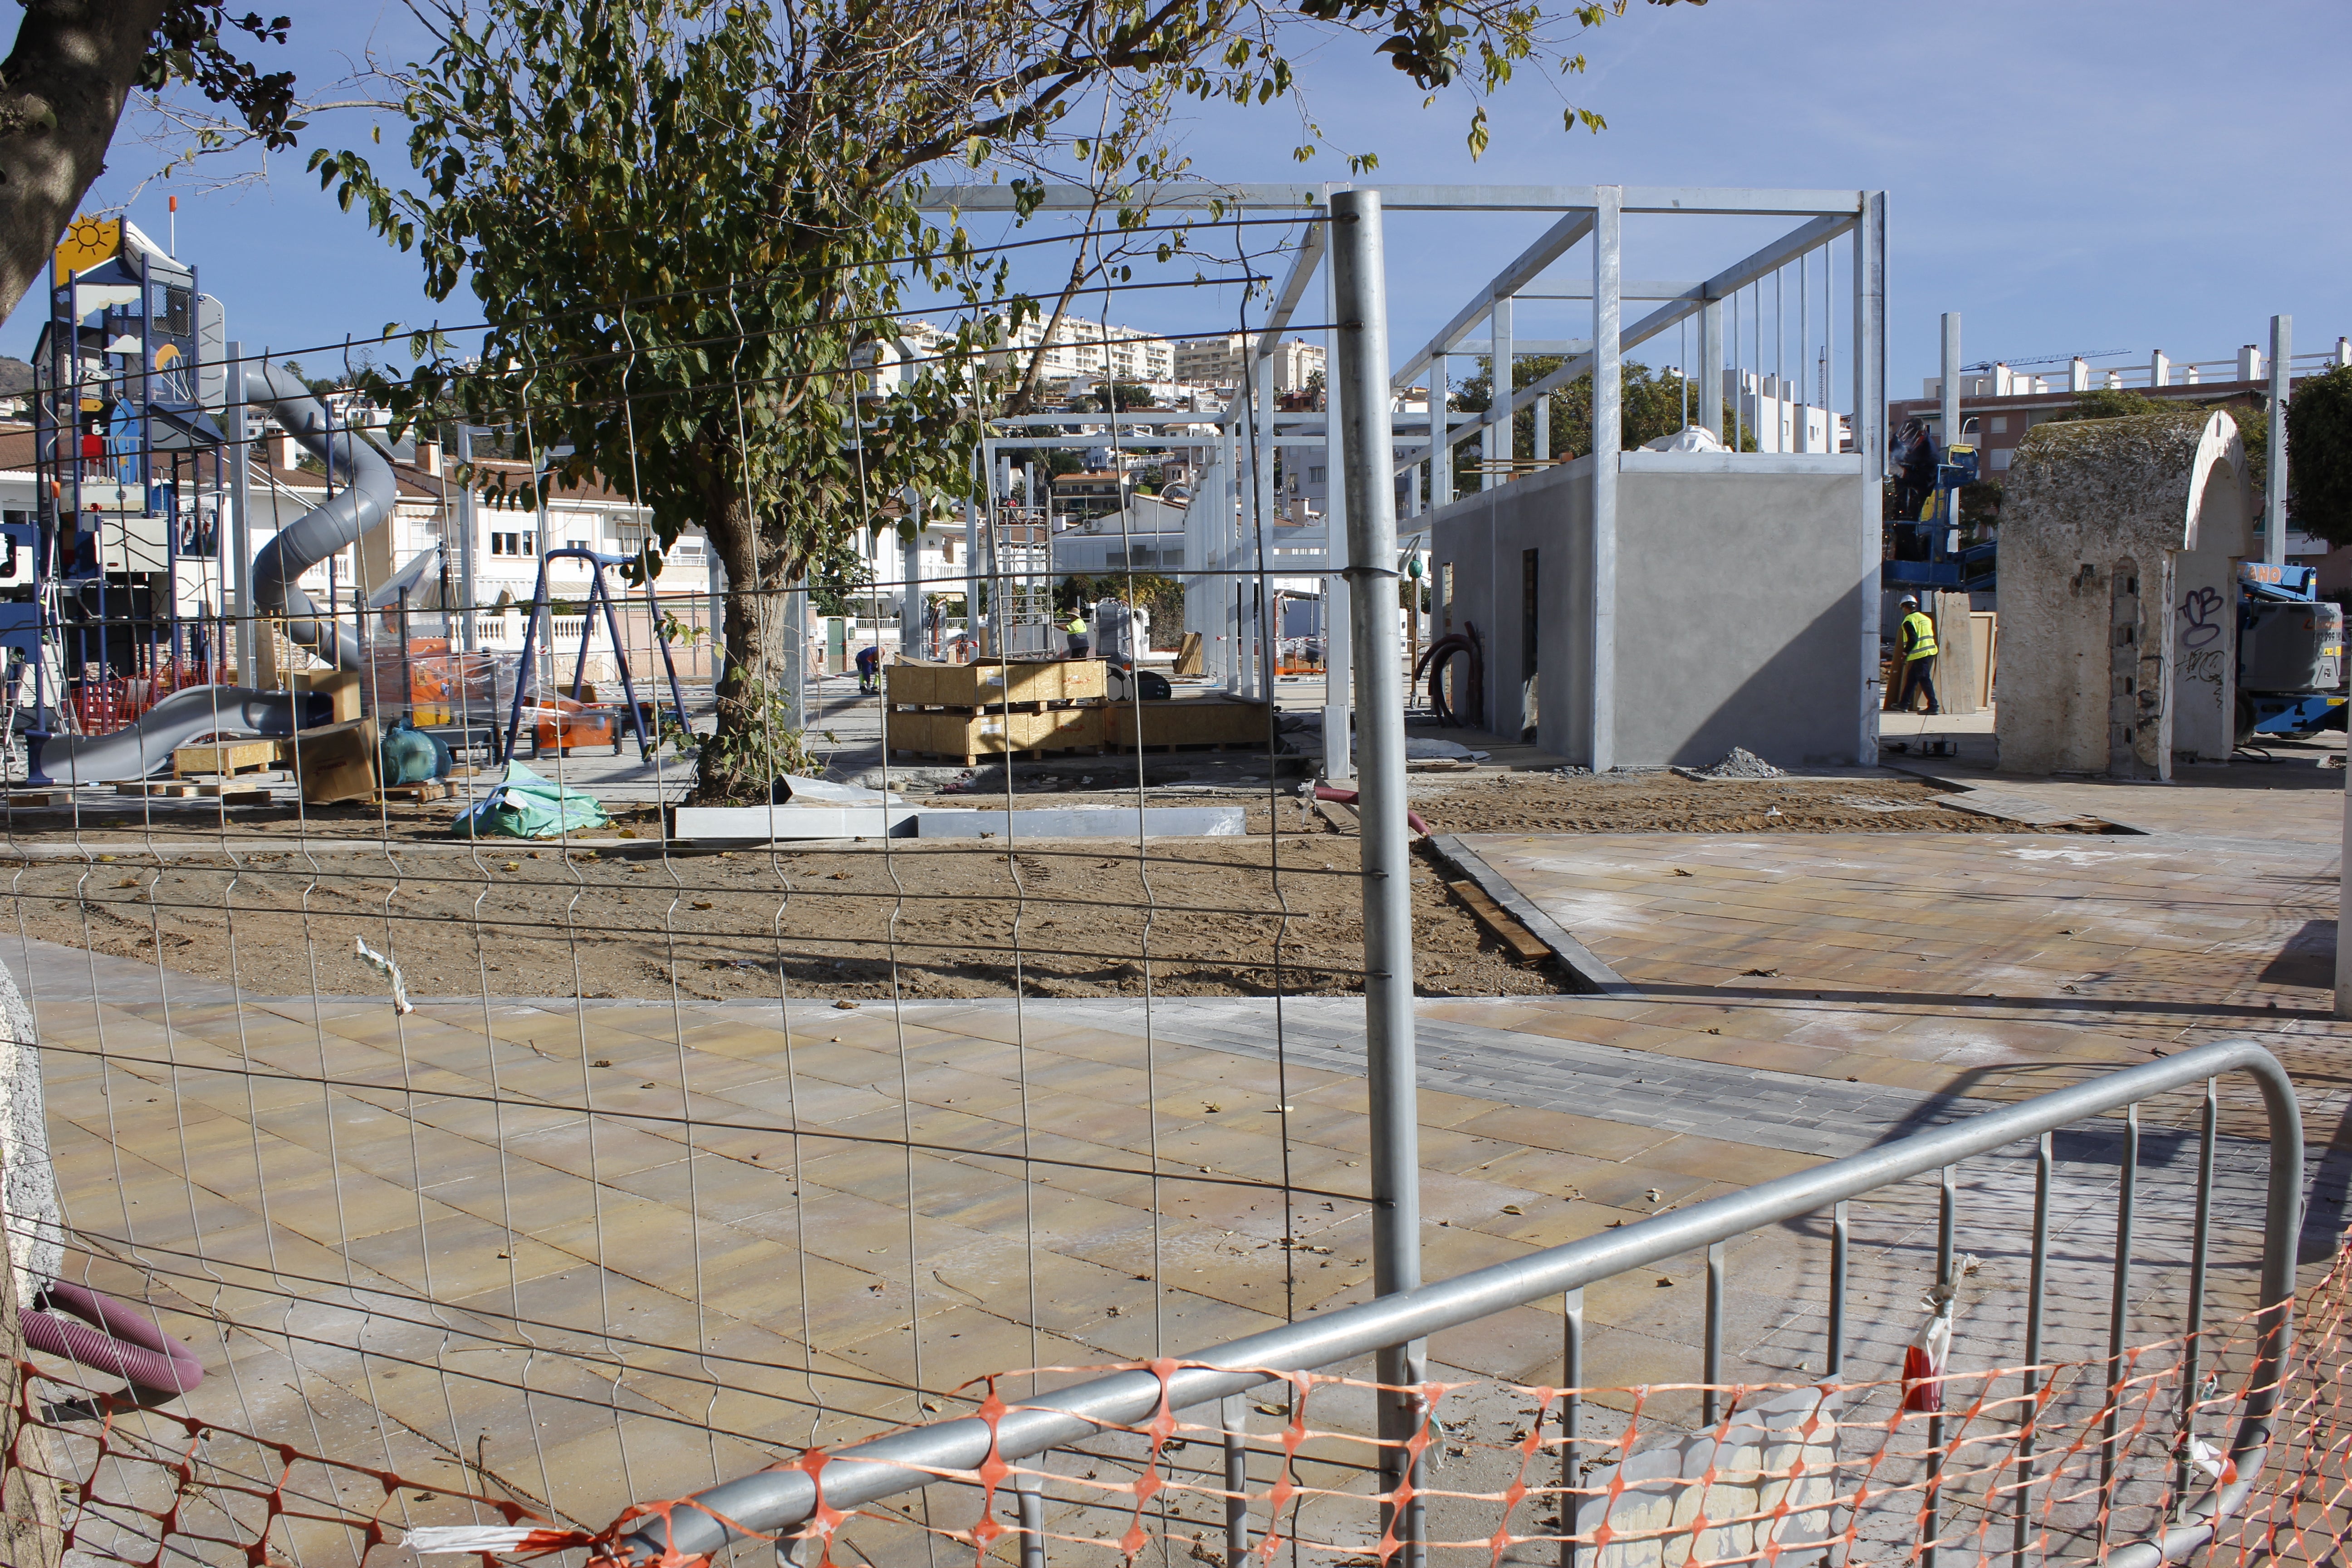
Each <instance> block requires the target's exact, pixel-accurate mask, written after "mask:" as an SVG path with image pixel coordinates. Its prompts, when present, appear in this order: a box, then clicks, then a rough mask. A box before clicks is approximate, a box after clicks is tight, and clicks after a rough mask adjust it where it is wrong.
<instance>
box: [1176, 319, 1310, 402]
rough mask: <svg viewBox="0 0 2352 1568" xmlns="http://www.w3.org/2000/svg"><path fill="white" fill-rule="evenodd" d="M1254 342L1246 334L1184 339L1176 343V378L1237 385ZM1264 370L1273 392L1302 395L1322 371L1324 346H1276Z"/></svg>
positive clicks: (1299, 342) (1199, 383)
mask: <svg viewBox="0 0 2352 1568" xmlns="http://www.w3.org/2000/svg"><path fill="white" fill-rule="evenodd" d="M1255 342H1256V339H1255V337H1254V336H1252V335H1251V334H1249V333H1246V332H1227V333H1225V334H1224V335H1223V336H1222V337H1214V338H1186V339H1184V340H1183V341H1181V342H1178V343H1177V344H1175V366H1176V379H1177V380H1178V381H1181V382H1189V383H1191V384H1192V385H1194V386H1239V385H1240V384H1242V362H1243V359H1244V356H1245V355H1247V354H1248V353H1249V352H1250V350H1251V347H1252V346H1253V345H1254V344H1255ZM1265 368H1266V371H1267V374H1270V375H1271V376H1272V378H1273V381H1274V390H1275V391H1276V392H1277V393H1283V392H1304V391H1306V390H1307V384H1308V383H1309V382H1310V381H1312V380H1313V378H1314V377H1315V376H1316V375H1317V374H1319V373H1320V372H1321V371H1322V369H1323V346H1322V345H1321V344H1320V343H1310V342H1307V341H1306V340H1305V339H1303V338H1292V339H1290V340H1289V341H1288V342H1280V343H1276V345H1275V349H1274V353H1272V354H1270V355H1268V356H1267V358H1266V361H1265Z"/></svg>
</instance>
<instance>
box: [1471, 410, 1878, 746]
mask: <svg viewBox="0 0 2352 1568" xmlns="http://www.w3.org/2000/svg"><path fill="white" fill-rule="evenodd" d="M1590 476H1591V458H1582V459H1580V460H1578V461H1577V462H1574V463H1571V464H1566V465H1563V466H1562V467H1560V468H1554V469H1552V470H1550V471H1549V472H1547V473H1545V474H1542V475H1540V476H1538V477H1536V478H1533V479H1521V480H1517V481H1514V482H1513V483H1510V484H1507V485H1504V486H1500V487H1497V488H1496V489H1493V490H1487V491H1481V492H1479V493H1478V494H1476V495H1473V496H1470V497H1467V498H1465V499H1464V500H1460V501H1457V502H1455V503H1454V505H1452V506H1450V507H1447V508H1444V510H1440V511H1437V512H1433V513H1432V514H1430V517H1429V520H1428V524H1427V526H1428V527H1429V528H1430V531H1431V549H1432V554H1433V558H1434V560H1435V562H1436V563H1437V564H1438V566H1439V567H1440V568H1441V569H1442V568H1444V566H1447V565H1451V566H1452V568H1453V574H1454V575H1453V584H1454V586H1453V600H1452V621H1453V628H1454V629H1455V630H1460V629H1462V627H1463V626H1465V623H1467V624H1475V626H1477V628H1478V631H1479V635H1480V636H1481V637H1482V638H1483V639H1484V644H1485V647H1486V713H1485V716H1484V722H1485V725H1486V728H1487V729H1488V730H1489V731H1493V732H1494V733H1496V734H1498V735H1502V736H1506V737H1511V738H1516V737H1517V734H1518V731H1519V722H1520V720H1519V700H1520V682H1519V672H1520V669H1521V668H1522V667H1521V662H1520V635H1521V634H1520V623H1521V619H1522V615H1521V604H1520V582H1521V569H1522V563H1523V561H1524V554H1523V552H1526V551H1528V550H1530V549H1532V550H1534V551H1536V552H1537V563H1538V580H1537V593H1538V663H1539V668H1540V671H1541V675H1540V679H1539V701H1538V729H1537V743H1538V745H1539V746H1541V747H1542V749H1543V750H1545V751H1547V752H1552V753H1554V754H1555V755H1558V756H1562V757H1566V758H1568V759H1569V760H1570V761H1571V762H1575V763H1590V762H1591V743H1590V737H1591V690H1592V679H1593V676H1592V669H1591V663H1592V658H1591V626H1592V616H1591V592H1592V591H1591V546H1592V536H1591V483H1590ZM1618 487H1619V488H1618V569H1617V572H1618V574H1617V584H1618V609H1617V635H1616V645H1615V648H1614V650H1613V652H1614V661H1615V665H1616V671H1617V674H1616V681H1615V685H1616V693H1617V725H1616V735H1615V746H1616V753H1615V760H1616V763H1617V764H1618V765H1619V766H1622V767H1655V766H1663V765H1666V764H1672V763H1682V764H1689V763H1712V762H1714V761H1715V760H1716V759H1717V758H1718V757H1720V756H1721V755H1722V754H1723V753H1724V752H1727V751H1729V750H1730V749H1731V748H1732V747H1733V746H1734V745H1744V746H1746V747H1747V748H1748V750H1750V751H1752V752H1757V753H1758V754H1759V755H1761V756H1764V757H1767V758H1769V759H1770V760H1771V761H1774V762H1777V763H1782V764H1783V765H1785V766H1804V765H1809V764H1810V765H1822V764H1843V763H1852V762H1853V761H1854V760H1855V759H1854V745H1855V739H1856V737H1857V735H1858V734H1859V732H1860V725H1859V721H1858V715H1859V712H1860V710H1861V705H1862V703H1863V702H1864V681H1865V680H1866V679H1868V678H1869V677H1870V675H1871V674H1873V673H1874V672H1873V671H1867V670H1864V669H1863V668H1860V663H1861V661H1860V658H1859V657H1858V652H1857V650H1858V649H1859V647H1860V639H1861V630H1862V616H1863V608H1864V604H1863V594H1864V591H1865V589H1866V588H1867V589H1868V590H1870V591H1875V586H1876V585H1875V584H1874V583H1873V584H1865V583H1864V582H1863V581H1861V580H1860V575H1859V563H1860V562H1861V560H1862V556H1863V552H1862V551H1861V549H1860V547H1859V545H1858V542H1857V539H1856V530H1857V528H1858V527H1859V523H1858V521H1857V520H1858V519H1859V518H1860V517H1861V515H1862V500H1863V497H1862V479H1861V469H1860V466H1859V464H1858V462H1857V461H1856V460H1855V459H1853V458H1834V457H1816V458H1772V457H1763V458H1759V457H1758V456H1755V455H1743V456H1741V457H1739V458H1729V459H1717V460H1714V461H1712V462H1710V461H1708V460H1706V459H1698V460H1694V459H1691V458H1675V457H1670V456H1669V455H1667V454H1660V453H1628V454H1626V456H1625V458H1624V459H1623V466H1622V468H1621V469H1620V477H1619V480H1618Z"/></svg>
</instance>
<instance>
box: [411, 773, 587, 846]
mask: <svg viewBox="0 0 2352 1568" xmlns="http://www.w3.org/2000/svg"><path fill="white" fill-rule="evenodd" d="M612 820H613V819H612V817H611V816H608V815H606V813H605V811H604V807H603V806H602V805H599V804H597V800H596V797H595V796H594V795H584V794H583V793H582V792H580V791H579V790H576V789H565V788H564V787H563V786H562V784H557V783H556V782H555V781H554V780H552V779H543V778H541V777H540V776H539V775H538V774H537V773H532V772H531V771H530V769H529V768H527V767H524V766H523V765H522V764H521V763H515V762H510V763H507V776H506V777H505V779H503V780H502V781H500V782H499V784H495V785H493V786H492V787H491V789H490V793H489V794H488V795H484V796H483V797H482V798H481V799H480V800H478V801H477V802H476V803H475V804H474V805H470V806H467V808H466V809H465V810H464V811H463V812H461V813H459V814H458V817H457V822H456V823H455V824H454V825H453V826H452V827H451V831H452V832H454V833H456V834H457V837H460V838H553V837H558V836H559V835H561V834H565V833H580V832H583V831H585V830H586V829H588V828H591V827H602V826H604V825H605V824H607V823H609V822H611V821H612Z"/></svg>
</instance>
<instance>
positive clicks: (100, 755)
mask: <svg viewBox="0 0 2352 1568" xmlns="http://www.w3.org/2000/svg"><path fill="white" fill-rule="evenodd" d="M297 702H299V703H300V704H301V705H302V706H301V708H300V709H299V714H298V710H297V709H296V706H295V705H296V703H297ZM298 717H299V728H302V729H305V730H309V729H315V728H316V727H318V726H319V725H321V724H328V723H332V722H333V721H334V717H335V700H334V699H333V698H331V697H330V696H327V695H326V694H324V693H322V692H313V691H298V692H284V691H256V690H253V689H251V688H249V687H244V686H191V687H189V688H188V689H186V690H185V691H177V692H173V694H172V695H171V696H169V697H166V698H165V699H163V701H161V702H158V703H157V704H155V706H154V707H152V708H151V709H149V710H147V712H146V715H145V717H143V718H142V719H141V720H140V721H138V722H137V723H135V724H133V725H131V727H130V728H128V729H124V730H117V731H115V732H114V733H113V734H111V735H48V734H43V733H41V732H40V731H34V732H33V733H32V734H29V735H27V736H26V737H25V740H26V746H27V750H28V752H29V759H28V760H29V766H28V768H27V769H26V775H25V776H26V783H28V784H111V783H114V782H115V781H117V780H120V779H143V778H145V777H146V776H147V775H148V774H149V773H153V772H155V771H156V770H157V769H158V768H167V767H170V766H171V765H172V752H173V751H174V750H175V749H176V748H178V747H181V746H184V745H186V744H187V743H188V742H191V741H194V740H196V739H198V738H200V737H202V736H205V735H230V736H253V735H290V734H292V733H293V732H294V731H295V729H296V728H297V719H298Z"/></svg>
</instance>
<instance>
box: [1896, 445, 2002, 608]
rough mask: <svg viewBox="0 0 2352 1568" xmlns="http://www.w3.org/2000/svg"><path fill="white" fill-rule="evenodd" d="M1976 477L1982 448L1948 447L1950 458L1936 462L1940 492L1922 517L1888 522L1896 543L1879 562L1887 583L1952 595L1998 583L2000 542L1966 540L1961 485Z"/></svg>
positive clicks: (1917, 590)
mask: <svg viewBox="0 0 2352 1568" xmlns="http://www.w3.org/2000/svg"><path fill="white" fill-rule="evenodd" d="M1976 482H1977V449H1976V448H1975V447H1969V446H1962V445H1958V444H1955V445H1953V446H1949V447H1945V448H1944V460H1943V461H1942V462H1940V463H1938V464H1937V465H1936V492H1935V496H1934V498H1933V499H1932V500H1930V501H1929V502H1928V504H1927V507H1926V508H1925V509H1923V511H1922V515H1921V517H1920V519H1919V521H1916V522H1912V521H1899V522H1890V523H1888V524H1887V525H1886V527H1887V531H1888V542H1889V543H1890V544H1891V545H1892V546H1893V548H1892V549H1891V550H1890V551H1889V552H1888V556H1887V559H1886V560H1885V562H1884V563H1881V565H1880V567H1879V572H1878V580H1879V582H1880V583H1881V584H1884V585H1885V586H1886V587H1889V588H1904V589H1908V590H1910V591H1911V592H1913V593H1917V592H1919V591H1920V590H1922V589H1927V588H1939V589H1942V590H1943V591H1944V592H1946V593H1950V594H1959V593H1974V592H1981V591H1984V590H1987V589H1990V588H1991V587H1992V586H1993V585H1994V584H1995V581H1996V572H1995V565H1996V562H1995V555H1996V552H1997V548H1998V547H1997V546H1996V545H1995V544H1994V543H1993V542H1992V541H1991V540H1986V541H1985V542H1983V543H1981V544H1963V543H1962V542H1961V541H1960V508H1959V500H1960V487H1961V486H1962V485H1972V484H1974V483H1976Z"/></svg>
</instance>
